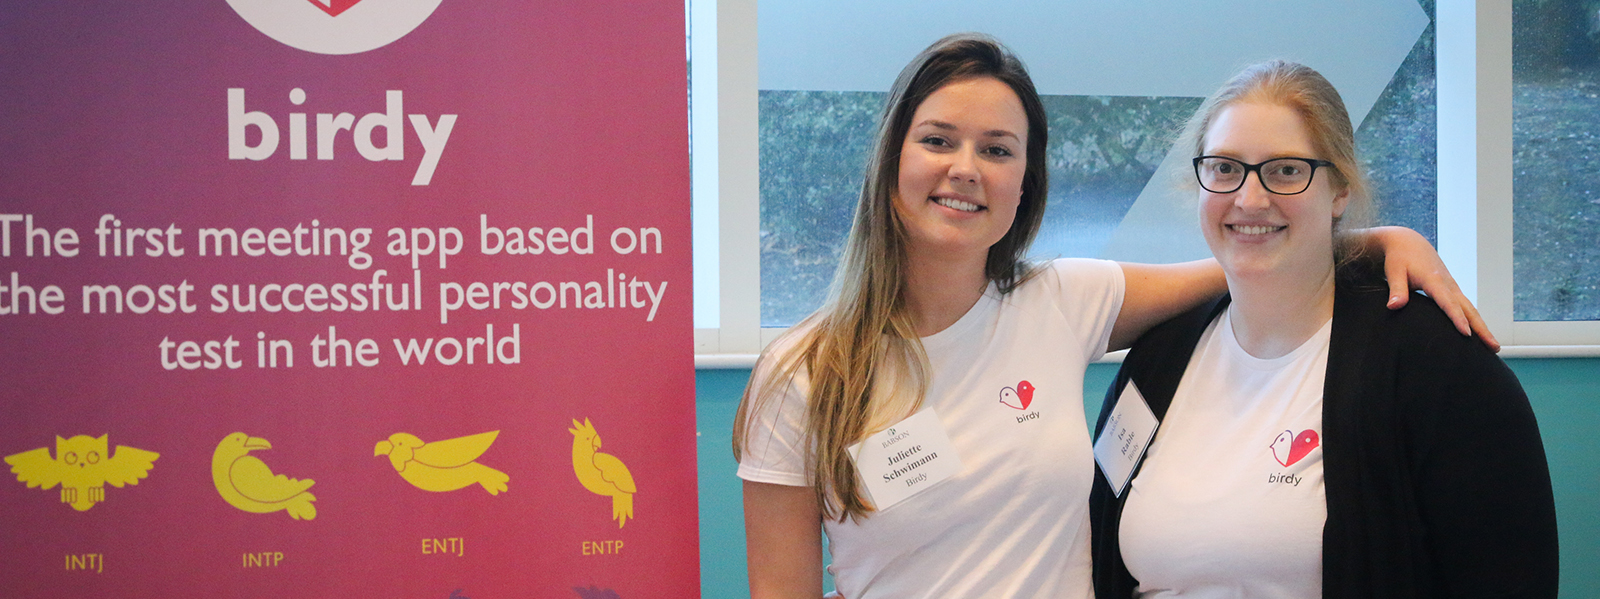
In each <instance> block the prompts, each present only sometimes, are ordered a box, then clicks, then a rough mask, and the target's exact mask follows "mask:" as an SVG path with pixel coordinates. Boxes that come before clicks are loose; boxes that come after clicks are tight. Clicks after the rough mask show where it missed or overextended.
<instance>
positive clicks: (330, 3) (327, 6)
mask: <svg viewBox="0 0 1600 599" xmlns="http://www.w3.org/2000/svg"><path fill="white" fill-rule="evenodd" d="M307 1H309V2H310V3H311V5H312V6H315V7H317V8H320V9H322V12H325V13H328V16H330V17H337V16H339V13H342V12H344V11H347V10H350V7H352V6H355V5H356V4H357V3H359V2H361V0H307Z"/></svg>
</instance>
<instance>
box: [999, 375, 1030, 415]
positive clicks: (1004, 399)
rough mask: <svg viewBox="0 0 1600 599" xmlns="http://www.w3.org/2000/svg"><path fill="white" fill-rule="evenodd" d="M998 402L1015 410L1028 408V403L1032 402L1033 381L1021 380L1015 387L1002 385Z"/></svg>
mask: <svg viewBox="0 0 1600 599" xmlns="http://www.w3.org/2000/svg"><path fill="white" fill-rule="evenodd" d="M1000 403H1003V404H1005V405H1006V407H1008V408H1012V409H1016V410H1026V409H1028V404H1031V403H1033V383H1029V382H1028V381H1022V382H1020V383H1017V386H1016V388H1012V387H1003V388H1001V389H1000Z"/></svg>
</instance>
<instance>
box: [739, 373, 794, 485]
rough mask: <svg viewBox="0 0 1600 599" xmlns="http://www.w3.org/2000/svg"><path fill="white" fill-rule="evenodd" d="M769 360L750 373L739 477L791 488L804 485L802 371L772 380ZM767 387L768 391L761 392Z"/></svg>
mask: <svg viewBox="0 0 1600 599" xmlns="http://www.w3.org/2000/svg"><path fill="white" fill-rule="evenodd" d="M771 362H772V360H769V359H763V360H761V363H759V364H757V365H756V370H755V372H753V373H752V374H751V381H750V389H751V392H752V399H751V401H752V402H754V403H753V404H752V405H751V409H750V411H749V413H748V414H747V415H746V418H748V419H749V420H748V421H747V422H746V426H745V438H744V441H743V442H744V448H743V452H742V456H741V458H740V460H739V472H738V474H739V478H742V479H744V480H747V481H750V482H758V483H771V484H777V485H786V486H791V487H803V486H808V485H809V484H810V481H808V480H807V478H806V463H805V456H806V451H805V437H806V435H805V419H806V414H805V409H806V394H805V387H806V385H805V383H804V379H805V376H804V373H803V372H801V373H797V374H796V375H795V376H794V377H793V380H788V381H775V380H772V379H773V377H780V376H783V375H782V373H778V372H775V371H774V369H773V368H772V364H771ZM768 389H771V392H770V393H764V391H766V390H768Z"/></svg>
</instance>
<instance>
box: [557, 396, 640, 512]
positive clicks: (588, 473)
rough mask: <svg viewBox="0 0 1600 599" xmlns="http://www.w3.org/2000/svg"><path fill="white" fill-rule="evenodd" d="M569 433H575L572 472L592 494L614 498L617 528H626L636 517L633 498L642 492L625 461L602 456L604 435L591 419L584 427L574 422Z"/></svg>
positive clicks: (605, 455)
mask: <svg viewBox="0 0 1600 599" xmlns="http://www.w3.org/2000/svg"><path fill="white" fill-rule="evenodd" d="M567 432H569V433H572V471H573V472H574V473H576V474H577V475H578V482H580V483H583V488H585V489H588V490H589V492H591V493H594V494H596V495H607V496H610V497H611V519H612V520H616V521H617V528H622V526H623V525H625V524H627V523H628V518H632V517H633V494H634V493H638V492H639V490H638V489H637V488H636V487H634V484H633V475H632V474H629V473H628V467H627V466H625V465H623V464H622V460H619V459H617V458H616V456H613V455H611V454H608V453H600V451H599V449H600V433H599V432H598V431H596V430H594V425H593V424H590V423H589V419H588V418H584V419H583V423H582V424H579V423H578V421H577V419H573V421H572V428H569V429H567Z"/></svg>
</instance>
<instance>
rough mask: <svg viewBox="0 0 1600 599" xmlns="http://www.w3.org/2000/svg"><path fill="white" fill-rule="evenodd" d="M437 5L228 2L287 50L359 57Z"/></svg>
mask: <svg viewBox="0 0 1600 599" xmlns="http://www.w3.org/2000/svg"><path fill="white" fill-rule="evenodd" d="M439 2H440V0H371V1H369V2H362V0H228V6H231V7H233V11H234V12H236V13H239V17H240V18H243V19H244V21H245V22H246V23H249V24H250V26H251V27H255V28H256V30H257V31H260V32H261V33H264V34H266V35H267V37H270V38H272V39H274V40H277V41H278V42H280V43H282V44H284V45H287V46H289V47H291V48H296V49H300V50H305V51H307V52H314V53H317V54H357V53H361V52H366V51H368V50H374V49H377V48H382V47H384V46H387V45H389V44H390V43H393V42H394V41H395V40H398V39H400V38H402V37H405V35H406V34H408V33H411V31H412V30H414V29H416V28H417V27H418V26H420V25H422V22H423V21H426V20H428V17H429V16H432V15H433V11H434V10H435V9H437V8H439Z"/></svg>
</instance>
